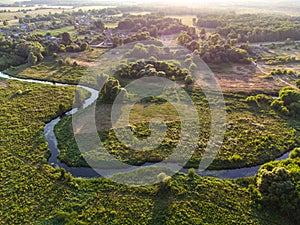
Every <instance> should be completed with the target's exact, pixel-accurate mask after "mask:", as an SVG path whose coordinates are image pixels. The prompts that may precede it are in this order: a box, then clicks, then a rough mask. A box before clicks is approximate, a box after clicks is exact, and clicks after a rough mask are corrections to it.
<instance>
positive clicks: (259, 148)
mask: <svg viewBox="0 0 300 225" xmlns="http://www.w3.org/2000/svg"><path fill="white" fill-rule="evenodd" d="M116 84H117V82H116ZM194 91H195V90H194ZM191 96H192V100H193V101H194V104H195V105H196V107H197V109H198V110H199V112H201V113H200V114H199V115H200V117H199V120H200V121H202V122H201V123H202V128H201V132H202V135H200V137H199V140H198V142H199V143H198V148H197V149H196V151H195V153H194V155H193V157H192V159H191V160H190V161H189V163H188V164H187V165H186V167H188V168H189V167H197V166H198V163H199V161H200V160H201V155H202V152H203V151H205V147H206V142H207V140H208V134H209V129H210V122H209V121H210V118H209V115H210V114H209V108H208V103H207V102H206V98H205V96H204V94H203V93H200V91H199V90H196V91H195V92H192V93H191ZM260 96H262V97H260V99H266V100H268V101H269V97H265V98H263V97H264V95H260ZM244 97H245V96H243V95H234V94H227V95H226V99H225V100H226V104H227V112H228V115H227V120H228V122H227V123H228V125H227V130H226V134H225V138H224V142H223V145H222V147H221V149H220V151H219V153H218V155H217V157H216V159H215V160H214V162H213V164H211V165H210V168H211V169H222V168H237V167H243V166H252V165H257V164H262V163H264V162H267V161H270V160H271V159H274V158H276V157H279V156H281V155H282V154H283V153H285V152H286V151H288V150H291V149H293V148H294V147H296V146H297V144H298V139H297V133H296V131H295V130H294V129H293V128H292V127H290V125H289V124H288V122H287V121H285V120H284V119H282V118H281V117H280V115H277V114H275V113H274V111H273V110H272V109H271V108H270V107H269V108H268V107H265V109H264V110H261V109H260V108H258V107H257V106H256V105H255V106H251V107H249V106H247V105H248V104H247V102H245V101H244V100H243V98H244ZM261 102H263V101H261ZM142 104H146V105H147V109H148V110H149V111H147V112H146V111H145V112H143V110H141V107H142ZM259 104H265V103H259ZM136 106H137V108H136V109H133V110H132V113H133V114H132V116H133V117H132V118H134V121H133V122H132V124H131V125H130V128H131V130H132V131H133V132H134V135H135V136H136V138H137V139H138V138H145V137H147V136H148V135H149V129H148V123H147V122H144V121H147V120H148V117H147V116H150V117H151V116H157V114H156V113H160V114H159V115H160V116H165V117H166V120H167V131H166V136H165V138H164V139H163V141H162V143H161V145H160V146H158V147H152V146H151V145H152V143H149V146H148V147H147V149H143V150H144V151H139V150H132V149H130V148H128V147H127V146H126V145H124V144H123V143H122V142H120V141H119V140H118V139H117V137H116V135H115V133H114V131H113V130H112V129H109V128H103V130H102V131H101V132H99V136H100V138H101V140H102V142H103V144H104V147H105V148H106V149H107V150H108V151H109V152H110V153H111V154H113V155H114V156H115V157H116V158H118V159H119V160H121V161H123V162H126V163H130V164H134V165H141V164H143V163H145V162H159V161H161V160H162V159H164V158H165V157H167V156H168V155H169V154H171V153H172V152H173V150H174V148H175V147H176V145H177V143H178V137H179V136H178V135H179V133H180V123H179V122H178V117H177V116H178V115H177V114H176V113H175V114H173V112H172V110H174V109H172V108H169V107H168V106H167V103H166V102H162V101H158V100H157V101H156V100H155V99H153V98H151V99H148V100H146V101H145V102H141V103H137V105H136ZM99 107H103V105H101V104H100V106H99ZM107 107H109V105H107ZM142 108H143V107H142ZM135 110H137V111H136V112H135ZM241 111H242V112H243V113H241ZM104 112H105V113H107V114H109V115H110V113H109V112H106V111H105V110H104ZM162 112H168V113H166V115H162ZM99 114H101V112H99ZM101 115H102V114H101ZM144 115H145V117H144ZM99 120H101V122H99V123H104V124H105V123H107V122H109V121H110V120H109V119H108V118H106V117H105V116H104V117H102V116H100V119H99ZM103 120H105V121H103ZM291 123H293V121H291ZM118 129H119V133H124V132H122V129H125V128H118ZM190 129H191V130H195V132H199V131H197V130H196V128H195V126H194V124H190ZM56 133H57V137H58V143H59V145H60V146H61V147H62V148H61V154H60V158H61V159H62V160H63V161H64V162H66V163H67V164H69V165H72V166H88V165H87V164H86V162H85V161H84V160H83V158H82V155H81V153H80V152H79V150H78V148H77V146H76V143H75V142H74V135H73V132H72V127H71V120H70V118H68V117H67V118H65V119H63V120H62V121H60V122H59V123H58V125H57V127H56ZM185 147H186V148H189V145H187V146H185ZM146 150H147V151H146ZM94 153H95V152H94V151H93V150H91V151H90V152H89V153H86V155H85V157H89V158H90V159H91V160H92V159H93V154H94ZM178 157H180V156H178ZM95 159H96V158H95ZM98 160H101V157H100V158H99V159H98Z"/></svg>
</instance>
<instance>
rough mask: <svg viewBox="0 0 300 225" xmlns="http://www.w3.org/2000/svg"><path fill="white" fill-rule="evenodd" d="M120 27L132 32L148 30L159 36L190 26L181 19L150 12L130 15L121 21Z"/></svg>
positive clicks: (183, 29)
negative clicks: (143, 14)
mask: <svg viewBox="0 0 300 225" xmlns="http://www.w3.org/2000/svg"><path fill="white" fill-rule="evenodd" d="M118 29H121V30H127V31H131V32H137V31H139V30H141V31H148V32H149V34H150V35H151V36H152V37H157V36H158V35H168V34H176V33H179V32H180V31H187V30H188V29H189V28H188V26H186V25H183V24H182V23H181V21H180V20H179V19H175V18H164V17H161V16H159V15H156V14H150V15H145V16H132V15H128V16H127V17H126V18H124V19H123V20H122V21H120V22H119V24H118Z"/></svg>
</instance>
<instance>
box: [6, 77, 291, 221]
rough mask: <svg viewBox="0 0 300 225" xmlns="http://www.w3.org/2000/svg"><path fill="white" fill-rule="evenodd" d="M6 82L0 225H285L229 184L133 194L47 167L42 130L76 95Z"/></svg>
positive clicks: (182, 185) (186, 181) (188, 183)
mask: <svg viewBox="0 0 300 225" xmlns="http://www.w3.org/2000/svg"><path fill="white" fill-rule="evenodd" d="M8 82H9V87H7V88H2V89H0V102H1V105H2V107H1V109H0V111H1V114H0V115H1V116H0V135H1V137H2V139H1V144H0V151H1V157H0V165H1V168H2V169H1V170H0V177H1V182H2V183H1V191H0V206H1V211H0V218H1V219H0V220H1V223H3V224H8V225H10V224H53V225H54V224H55V225H58V224H66V223H69V224H112V225H114V224H115V225H117V224H153V225H154V224H156V225H162V224H174V223H178V224H184V223H188V224H192V223H194V222H195V221H197V222H199V223H203V224H205V223H207V224H216V225H218V224H219V225H223V224H236V225H240V224H245V225H246V224H254V225H268V224H288V221H287V220H286V218H282V217H280V216H279V215H278V214H274V213H273V212H268V211H264V210H259V209H257V207H256V206H255V203H254V202H253V201H252V199H251V194H250V192H249V191H248V190H247V189H246V188H244V187H242V186H240V185H238V184H237V183H235V182H233V181H222V180H219V179H214V178H203V177H198V176H196V175H195V176H194V177H193V178H191V176H186V175H182V174H181V175H180V174H179V175H176V176H174V178H172V179H171V180H170V183H169V184H168V188H166V189H162V188H161V187H160V185H158V184H156V185H151V186H148V187H140V188H137V187H128V186H122V185H118V184H116V183H113V182H111V181H109V180H107V179H104V178H98V179H80V178H78V179H74V178H72V177H71V176H70V175H69V174H67V173H65V172H63V170H61V169H58V168H52V167H51V166H49V165H47V164H46V157H45V156H48V155H49V152H48V151H49V150H48V147H47V144H46V142H45V137H44V134H43V128H44V125H45V122H46V121H49V120H50V119H51V118H54V117H56V116H57V110H58V107H59V104H64V105H65V106H66V108H70V107H71V105H72V100H73V95H74V90H73V89H72V88H68V87H55V86H50V85H40V84H29V83H23V82H16V81H8ZM29 90H30V91H29ZM128 179H130V174H129V175H128ZM154 179H156V178H154ZM179 206H181V207H179ZM183 206H184V207H183Z"/></svg>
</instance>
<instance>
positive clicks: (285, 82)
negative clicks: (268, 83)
mask: <svg viewBox="0 0 300 225" xmlns="http://www.w3.org/2000/svg"><path fill="white" fill-rule="evenodd" d="M257 68H258V69H259V70H260V71H261V72H262V73H264V74H266V75H267V74H269V73H268V72H266V71H264V70H263V68H262V67H261V65H259V64H257ZM275 79H277V80H279V81H280V82H282V83H284V84H285V85H287V86H290V87H292V88H294V89H295V90H297V91H299V92H300V89H299V88H298V87H297V86H296V85H294V84H291V83H290V82H288V81H286V80H284V79H282V78H281V77H279V76H275Z"/></svg>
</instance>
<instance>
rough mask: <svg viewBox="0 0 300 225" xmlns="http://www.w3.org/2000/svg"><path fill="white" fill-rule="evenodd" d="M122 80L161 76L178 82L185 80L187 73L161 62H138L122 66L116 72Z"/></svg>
mask: <svg viewBox="0 0 300 225" xmlns="http://www.w3.org/2000/svg"><path fill="white" fill-rule="evenodd" d="M116 75H117V76H119V77H121V78H128V79H136V78H141V77H143V76H160V77H166V78H171V77H172V76H174V77H176V79H177V80H183V79H184V78H185V77H186V76H187V71H184V70H181V69H180V68H178V67H177V66H175V65H173V64H171V63H167V62H161V61H137V62H134V63H130V64H128V65H124V66H121V68H120V69H119V70H118V71H117V72H116Z"/></svg>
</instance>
